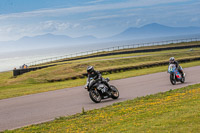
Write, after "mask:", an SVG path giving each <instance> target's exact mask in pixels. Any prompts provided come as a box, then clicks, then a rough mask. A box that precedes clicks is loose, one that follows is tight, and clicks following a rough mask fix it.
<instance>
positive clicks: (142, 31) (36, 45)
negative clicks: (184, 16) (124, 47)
mask: <svg viewBox="0 0 200 133" xmlns="http://www.w3.org/2000/svg"><path fill="white" fill-rule="evenodd" d="M194 34H200V27H169V26H165V25H161V24H157V23H152V24H147V25H144V26H142V27H139V28H136V27H130V28H128V29H126V30H124V31H123V32H121V33H119V34H116V35H114V36H111V37H107V38H101V39H99V38H96V37H94V36H92V35H88V36H81V37H76V38H72V37H69V36H66V35H54V34H50V33H48V34H43V35H37V36H33V37H28V36H24V37H22V38H21V39H19V40H16V41H5V42H0V50H1V51H18V50H28V49H42V48H52V47H62V46H65V47H69V46H70V47H71V46H78V45H82V47H84V46H86V45H87V46H88V44H92V46H94V44H96V45H100V46H99V47H108V45H109V44H110V45H111V44H112V42H120V41H124V43H123V44H126V43H125V41H127V40H132V42H133V40H144V39H149V38H152V39H153V38H159V37H160V38H163V37H170V38H172V37H173V36H183V37H184V38H185V36H186V37H187V36H188V37H191V36H190V35H194ZM153 41H155V40H153ZM97 43H98V44H97ZM120 44H122V43H120Z"/></svg>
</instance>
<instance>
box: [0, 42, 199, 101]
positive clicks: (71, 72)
mask: <svg viewBox="0 0 200 133" xmlns="http://www.w3.org/2000/svg"><path fill="white" fill-rule="evenodd" d="M189 44H195V43H194V42H193V43H183V44H181V45H189ZM177 45H179V44H177ZM168 46H172V47H173V45H171V44H170V45H166V46H152V47H143V48H144V49H145V48H153V47H168ZM138 49H142V48H138ZM127 50H128V49H127ZM141 55H142V56H141ZM199 55H200V48H193V51H191V50H190V49H180V50H173V49H172V50H165V51H159V52H147V53H132V54H121V55H112V56H105V57H97V58H91V59H83V60H76V61H69V62H68V63H70V64H63V65H58V66H54V67H49V68H45V69H41V70H37V71H32V72H29V73H25V74H23V75H20V76H17V77H12V72H11V71H10V72H4V73H0V99H5V98H10V97H17V96H22V95H28V94H34V93H39V92H46V91H52V90H57V89H63V88H69V87H75V86H80V85H84V84H85V83H86V78H85V79H76V80H67V81H62V82H54V83H49V82H48V80H56V79H60V80H63V79H65V78H68V77H72V76H78V75H82V74H83V73H86V68H87V66H88V65H92V66H94V67H95V69H96V70H108V69H115V68H124V67H130V66H137V65H142V64H148V63H156V62H159V61H168V59H169V57H171V56H174V57H175V58H176V59H182V58H192V57H199ZM131 56H136V57H131ZM122 57H129V58H122ZM187 64H188V66H185V65H187ZM181 65H183V67H190V66H196V65H200V63H199V61H196V62H192V63H186V64H181ZM166 69H167V67H166V66H161V67H153V68H145V69H140V70H131V71H124V72H123V71H121V72H120V73H112V74H108V75H105V77H110V78H111V80H114V79H122V78H127V77H133V76H139V75H144V74H150V73H156V72H161V71H166ZM104 74H105V73H104Z"/></svg>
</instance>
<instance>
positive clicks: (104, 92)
mask: <svg viewBox="0 0 200 133" xmlns="http://www.w3.org/2000/svg"><path fill="white" fill-rule="evenodd" d="M105 80H106V81H107V82H109V81H110V79H109V78H106V79H105ZM93 82H96V81H95V80H94V79H93V78H91V79H90V82H89V87H88V88H87V89H88V91H89V96H90V98H91V100H92V101H93V102H95V103H100V102H101V100H102V99H107V98H112V99H117V98H118V97H119V91H118V89H117V88H116V87H115V86H113V85H110V87H111V88H112V90H110V89H109V88H108V87H107V86H106V85H105V84H103V83H102V82H101V81H100V80H98V81H97V82H96V83H95V84H94V85H93ZM91 85H92V86H91Z"/></svg>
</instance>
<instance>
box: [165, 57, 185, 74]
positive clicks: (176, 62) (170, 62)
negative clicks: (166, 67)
mask: <svg viewBox="0 0 200 133" xmlns="http://www.w3.org/2000/svg"><path fill="white" fill-rule="evenodd" d="M169 64H174V65H176V68H177V69H178V71H179V72H180V73H181V75H182V76H183V77H184V76H185V75H184V73H183V69H182V68H181V66H180V65H179V63H178V61H176V60H175V58H174V57H171V58H170V59H169Z"/></svg>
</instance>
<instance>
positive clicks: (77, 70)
mask: <svg viewBox="0 0 200 133" xmlns="http://www.w3.org/2000/svg"><path fill="white" fill-rule="evenodd" d="M186 51H187V52H186ZM199 55H200V50H196V51H188V49H187V50H185V51H181V52H178V50H176V51H175V52H172V51H171V52H170V51H169V52H168V53H164V54H163V53H160V54H159V53H158V52H157V53H156V54H152V55H147V56H144V57H132V58H120V59H111V60H94V61H93V60H91V61H89V62H72V63H71V64H63V65H58V66H53V67H49V68H44V69H41V70H37V71H32V72H28V73H25V74H23V75H20V76H18V77H17V78H13V79H9V80H8V81H7V83H8V84H16V83H19V82H27V80H30V78H32V79H33V80H34V82H35V83H45V82H48V81H49V80H63V79H65V78H69V77H72V76H79V75H82V74H83V73H86V68H87V66H89V65H92V66H94V67H95V69H97V70H100V71H102V70H108V69H115V68H123V67H129V66H135V65H141V64H145V63H146V64H147V63H154V62H159V61H168V60H169V58H170V57H171V56H175V57H176V59H182V58H189V57H191V58H192V57H198V56H199ZM2 85H3V84H2ZM0 86H1V85H0Z"/></svg>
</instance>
